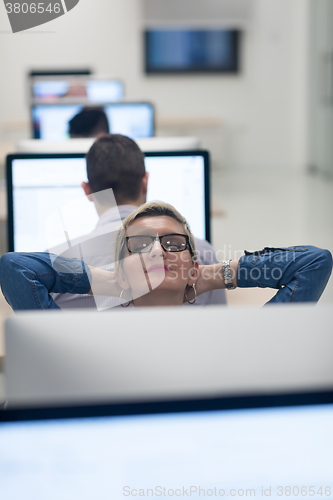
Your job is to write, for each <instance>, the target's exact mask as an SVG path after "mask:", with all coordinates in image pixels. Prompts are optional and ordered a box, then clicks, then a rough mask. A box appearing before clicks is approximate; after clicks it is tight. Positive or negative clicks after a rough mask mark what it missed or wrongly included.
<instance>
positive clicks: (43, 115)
mask: <svg viewBox="0 0 333 500" xmlns="http://www.w3.org/2000/svg"><path fill="white" fill-rule="evenodd" d="M98 106H99V107H101V108H103V109H104V111H105V114H106V116H107V118H108V121H109V129H110V133H112V134H123V135H127V136H128V137H131V139H139V138H144V137H152V136H153V135H154V133H155V112H154V106H153V105H152V104H151V103H148V102H121V103H101V104H99V105H98ZM84 107H85V106H84V105H83V104H80V103H75V102H74V103H71V104H69V103H67V104H33V105H32V107H31V120H32V137H33V138H34V139H44V140H47V141H63V140H65V139H69V125H68V124H69V121H70V120H71V119H72V118H73V117H74V116H75V115H77V114H78V113H80V112H81V111H82V109H83V108H84Z"/></svg>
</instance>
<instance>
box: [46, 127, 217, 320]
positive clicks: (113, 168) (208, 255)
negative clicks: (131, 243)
mask: <svg viewBox="0 0 333 500" xmlns="http://www.w3.org/2000/svg"><path fill="white" fill-rule="evenodd" d="M86 161H87V177H88V182H83V183H82V188H83V190H84V192H85V194H86V195H87V196H88V197H89V198H90V199H91V200H92V201H93V202H94V203H95V207H96V210H97V212H98V215H99V221H98V223H97V226H96V228H95V230H94V231H93V232H92V233H91V234H90V235H88V237H84V238H79V239H77V240H75V241H73V242H71V244H72V246H71V247H70V248H69V250H68V251H66V252H61V254H62V255H64V256H68V257H78V258H82V257H83V260H86V261H87V256H88V262H87V263H88V264H89V265H95V266H96V267H103V268H105V269H111V268H112V262H111V260H112V258H111V257H110V255H112V254H113V252H112V250H110V248H111V246H112V245H113V236H114V234H115V230H116V228H117V227H118V226H119V222H120V221H121V220H122V219H124V218H125V217H127V216H128V215H129V214H130V213H131V212H133V210H135V209H136V208H137V207H138V206H140V205H142V204H143V203H145V202H146V196H147V186H148V173H147V172H146V170H145V163H144V154H143V153H142V151H141V150H140V148H139V147H138V145H137V144H136V143H135V142H134V141H133V140H132V139H130V138H128V137H125V136H123V135H120V134H109V135H105V136H104V137H101V138H99V139H97V140H96V141H95V143H94V144H93V145H92V147H91V148H90V150H89V152H88V153H87V156H86ZM111 189H112V191H113V195H114V201H115V203H116V206H115V204H114V203H113V206H112V204H111V206H110V204H107V203H105V200H103V199H102V201H100V202H98V201H97V200H96V197H93V196H92V195H93V193H98V192H102V191H104V192H105V190H111ZM163 201H166V202H167V201H168V200H163ZM195 245H196V251H197V254H198V260H199V263H200V264H207V265H208V264H214V263H217V262H218V260H217V258H216V255H215V252H214V250H213V247H212V246H211V245H210V243H208V242H207V241H205V240H200V239H197V238H196V239H195ZM96 249H98V250H96ZM51 251H52V250H51ZM56 253H58V252H56ZM89 256H90V260H89ZM52 296H53V299H54V300H55V302H56V304H57V305H58V306H59V307H61V309H73V308H75V309H77V308H94V309H96V307H97V308H98V309H99V310H102V309H109V308H111V307H115V306H116V305H118V304H119V302H118V301H117V300H116V299H114V298H112V297H96V296H95V297H93V296H91V295H72V294H53V295H52ZM218 304H226V299H225V291H224V290H214V291H211V292H208V293H206V294H203V295H201V296H199V297H198V299H197V301H196V303H195V305H218Z"/></svg>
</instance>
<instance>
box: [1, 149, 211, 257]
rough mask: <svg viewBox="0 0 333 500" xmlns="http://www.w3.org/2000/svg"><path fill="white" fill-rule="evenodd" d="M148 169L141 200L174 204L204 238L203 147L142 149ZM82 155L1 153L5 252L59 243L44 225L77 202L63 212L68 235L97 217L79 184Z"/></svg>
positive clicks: (206, 205)
mask: <svg viewBox="0 0 333 500" xmlns="http://www.w3.org/2000/svg"><path fill="white" fill-rule="evenodd" d="M145 156H146V157H145V164H146V170H147V171H148V172H149V184H148V193H147V200H148V201H152V200H156V199H159V200H163V201H167V202H169V203H171V204H172V205H174V206H175V207H176V208H177V209H178V210H179V211H180V213H182V214H183V215H184V216H185V217H186V218H187V220H188V221H189V223H190V225H191V228H192V231H193V234H194V235H195V236H196V237H198V238H201V239H207V240H209V239H210V209H209V207H210V200H209V155H208V152H207V151H186V152H184V151H175V152H171V151H167V152H151V153H145ZM86 175H87V174H86V162H85V155H84V154H79V153H78V154H26V155H23V154H22V155H19V154H18V155H10V156H8V157H7V193H8V245H9V251H17V252H42V251H45V249H46V248H52V247H54V246H57V245H60V244H62V243H63V240H64V235H63V234H62V235H61V241H60V239H59V234H58V236H57V237H58V240H57V239H54V240H52V241H49V239H48V238H47V237H46V230H45V223H46V221H47V220H48V218H49V217H50V216H51V214H52V213H54V212H55V211H56V210H58V209H60V208H61V207H64V206H66V204H68V203H72V202H73V201H75V200H79V202H80V210H79V211H76V212H75V213H74V212H72V211H69V210H68V211H67V212H66V213H67V217H66V220H64V224H65V226H66V228H67V229H66V230H67V233H68V234H69V235H70V239H71V240H73V239H75V238H77V237H80V236H82V235H85V234H88V233H90V232H91V231H93V229H94V228H95V226H96V224H97V221H98V215H97V213H96V210H95V208H94V205H93V203H90V202H89V201H88V199H87V198H86V197H85V196H84V193H83V190H82V188H81V183H82V181H85V180H86Z"/></svg>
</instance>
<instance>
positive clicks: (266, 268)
mask: <svg viewBox="0 0 333 500" xmlns="http://www.w3.org/2000/svg"><path fill="white" fill-rule="evenodd" d="M56 264H57V265H56V266H55V268H54V267H53V266H52V262H51V259H50V255H49V254H48V253H31V254H28V253H15V252H12V253H7V254H5V255H3V256H2V257H1V259H0V284H1V287H2V291H3V294H4V296H5V298H6V300H7V302H8V303H9V304H10V305H11V307H12V308H13V309H14V310H16V311H18V310H25V309H59V307H58V306H57V305H56V304H55V302H54V301H53V299H52V298H51V296H50V295H49V294H50V293H51V292H54V293H75V294H85V293H87V292H88V291H89V290H90V271H89V269H88V267H87V266H86V264H85V263H84V262H82V261H80V260H76V259H66V258H63V257H57V259H56ZM331 271H332V255H331V253H330V252H329V251H328V250H322V249H320V248H316V247H311V246H307V247H305V246H298V247H289V248H264V249H263V250H261V251H258V252H253V253H250V252H245V255H244V256H243V257H241V258H240V260H239V264H238V276H237V278H238V286H239V287H241V288H248V287H261V288H266V287H269V288H275V289H278V292H277V294H276V295H275V296H274V297H273V298H272V299H271V300H270V301H269V302H268V303H267V304H272V303H281V302H284V303H286V302H287V303H290V302H292V303H293V302H317V301H318V300H319V298H320V296H321V294H322V293H323V291H324V289H325V286H326V284H327V281H328V279H329V277H330V274H331ZM230 293H232V292H230Z"/></svg>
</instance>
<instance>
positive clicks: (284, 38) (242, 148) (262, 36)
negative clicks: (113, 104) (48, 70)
mask: <svg viewBox="0 0 333 500" xmlns="http://www.w3.org/2000/svg"><path fill="white" fill-rule="evenodd" d="M203 1H204V0H203ZM249 1H252V2H253V3H254V7H253V16H252V19H251V20H250V21H249V23H248V25H247V28H246V30H245V31H244V38H243V47H244V54H243V61H242V67H243V69H242V73H241V75H240V76H237V77H236V76H218V75H214V76H149V77H147V76H145V75H144V73H143V55H142V44H141V42H142V33H141V31H142V16H141V3H140V1H139V0H121V1H119V0H80V2H79V4H78V5H77V7H75V8H74V9H73V10H72V11H70V12H69V13H68V14H67V15H65V16H63V17H61V18H59V19H57V20H55V21H53V22H52V23H49V24H46V25H43V26H41V27H36V28H33V29H32V30H29V31H27V32H26V33H24V32H23V33H17V34H15V35H12V34H10V32H9V31H10V26H9V22H8V20H7V18H6V17H5V12H4V9H3V8H2V7H1V8H0V11H1V12H0V61H1V78H0V127H1V123H2V124H3V122H7V125H8V121H10V123H11V124H12V125H13V121H15V120H16V121H17V123H18V125H17V126H18V128H19V127H20V123H21V120H22V119H24V118H25V119H28V108H27V99H26V94H25V88H24V83H25V82H24V75H25V74H26V72H27V71H28V70H29V68H31V67H35V68H37V67H44V66H48V67H52V66H59V67H62V66H72V65H75V66H87V65H89V66H92V67H93V68H94V69H95V71H97V72H99V73H105V74H111V75H114V76H117V77H121V78H123V79H124V80H125V82H126V90H127V98H129V99H143V98H145V99H149V100H151V101H153V102H155V104H156V106H157V111H158V116H159V117H160V118H162V119H168V118H169V119H171V120H172V119H182V118H190V117H194V118H195V117H212V118H216V119H219V120H221V122H222V123H223V127H222V129H221V130H220V131H218V134H221V136H218V137H217V140H221V143H223V150H222V153H221V154H222V156H223V157H222V158H221V159H220V163H219V164H220V165H223V166H224V167H225V168H231V167H232V168H235V167H249V168H250V167H260V168H261V167H263V168H295V169H297V168H305V167H306V164H307V137H306V130H307V114H306V109H307V108H306V106H307V38H308V27H307V5H308V0H292V1H290V0H249ZM12 125H10V126H12ZM13 129H15V123H14V125H13ZM2 130H3V127H2ZM208 132H209V131H208ZM0 133H1V129H0ZM26 133H27V132H22V135H24V134H26ZM2 136H3V137H4V133H2ZM6 137H7V138H8V126H7V136H6Z"/></svg>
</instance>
